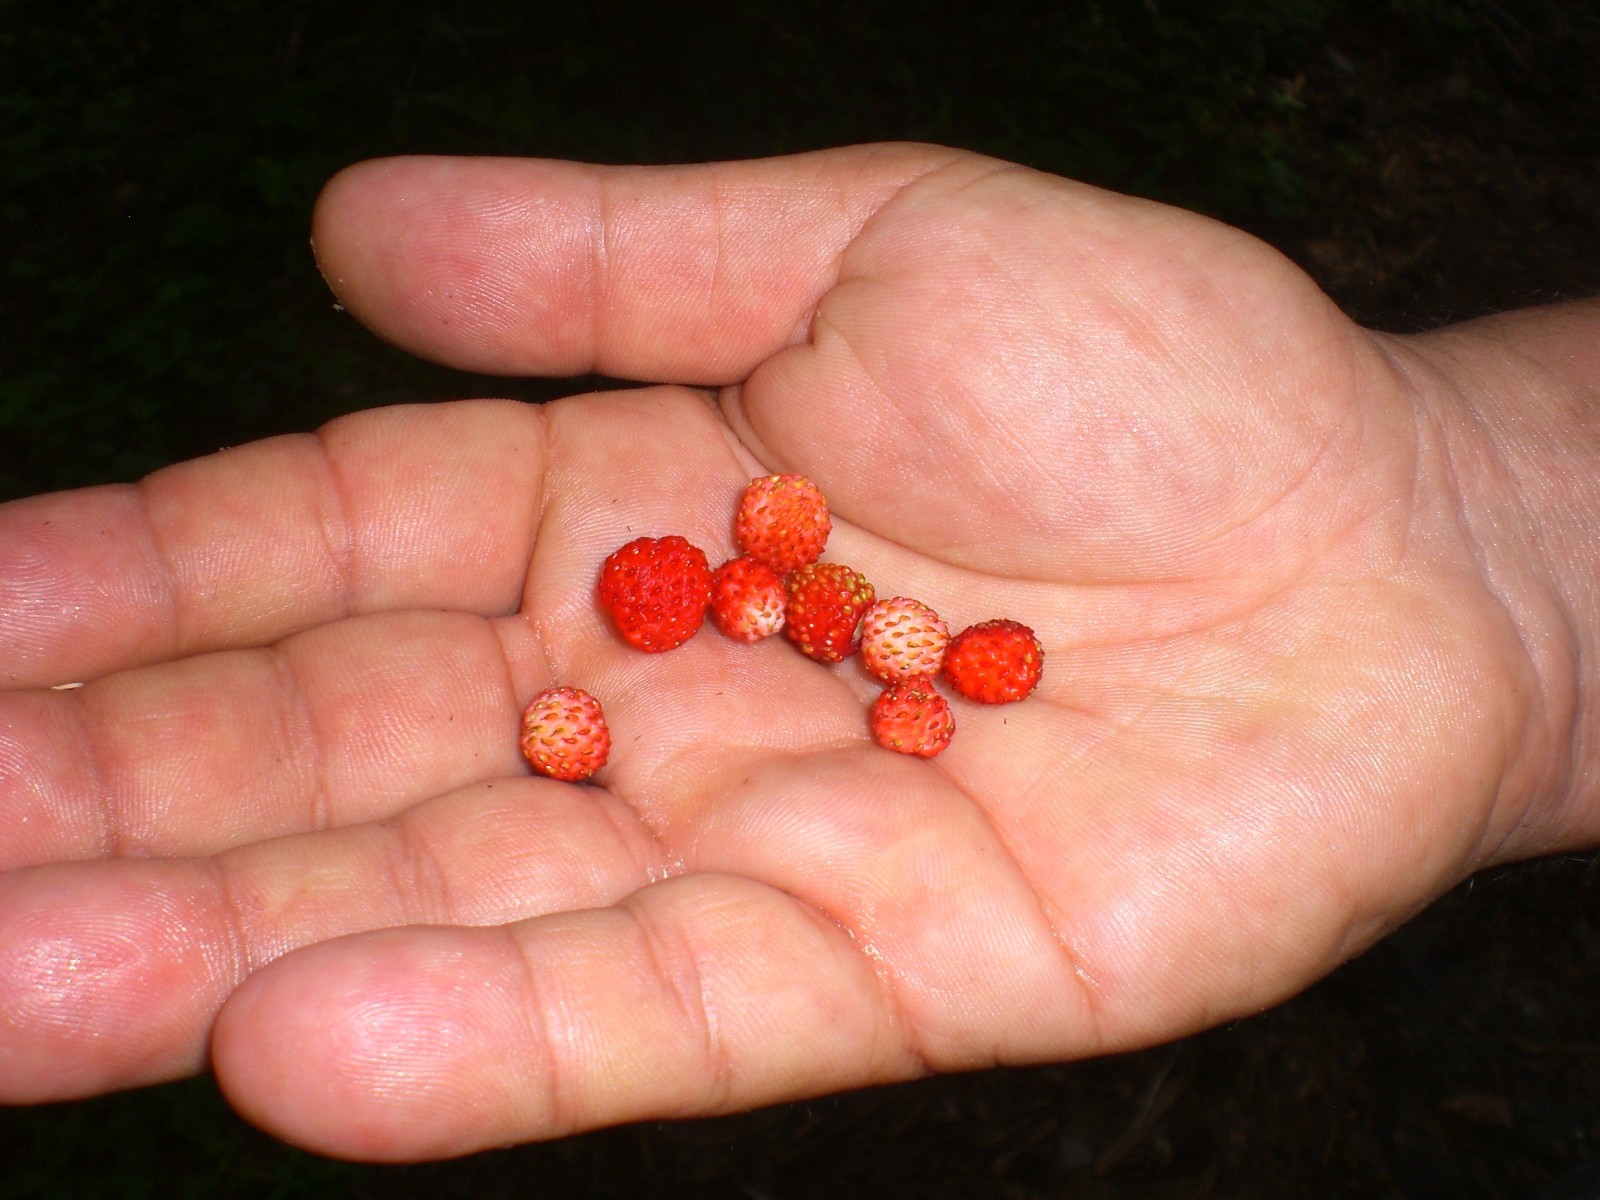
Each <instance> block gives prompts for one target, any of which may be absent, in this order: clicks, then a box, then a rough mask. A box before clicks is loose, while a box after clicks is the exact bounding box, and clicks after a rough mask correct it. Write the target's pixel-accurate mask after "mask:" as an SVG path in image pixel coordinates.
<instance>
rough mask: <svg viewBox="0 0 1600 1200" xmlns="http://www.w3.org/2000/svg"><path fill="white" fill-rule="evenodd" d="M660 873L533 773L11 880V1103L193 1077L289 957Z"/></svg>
mask: <svg viewBox="0 0 1600 1200" xmlns="http://www.w3.org/2000/svg"><path fill="white" fill-rule="evenodd" d="M665 869H666V868H665V865H664V864H663V862H662V861H661V858H660V853H659V849H658V847H656V845H655V843H654V842H653V841H652V840H651V839H650V837H649V836H648V834H646V833H645V832H644V831H643V829H642V827H641V826H640V825H639V823H638V822H637V821H636V820H634V819H633V817H632V815H631V814H630V813H629V812H628V811H627V809H626V808H625V807H624V806H623V805H621V804H620V803H618V802H617V801H615V800H613V799H611V798H610V797H608V796H607V795H606V794H605V793H604V792H601V791H599V790H597V789H594V788H588V787H583V788H579V787H574V786H571V785H565V784H557V783H554V782H551V781H549V780H541V779H531V778H526V777H523V778H508V779H500V780H496V781H494V782H490V783H483V784H478V785H475V786H473V787H471V788H466V789H463V790H462V791H460V792H456V793H452V794H450V795H447V796H441V797H439V798H438V799H435V800H432V801H429V802H427V803H425V804H421V805H418V806H416V807H414V808H412V809H409V810H407V811H406V812H405V813H402V814H400V815H397V816H395V817H394V818H392V819H388V820H384V821H375V822H371V823H367V824H362V825H357V826H351V827H347V828H344V829H340V830H336V831H330V832H324V833H314V834H303V835H299V836H294V837H284V838H278V839H275V840H272V841H264V842H257V843H253V844H250V845H247V846H242V847H240V848H239V849H237V850H233V851H230V852H228V853H225V854H221V855H218V856H216V857H215V858H187V859H120V860H116V861H110V862H92V863H71V864H55V865H51V866H46V867H38V868H32V869H25V870H18V871H11V872H7V873H4V874H0V1102H4V1103H13V1104H15V1103H40V1102H45V1101H51V1100H61V1099H67V1098H71V1097H76V1096H88V1095H94V1094H97V1093H99V1092H104V1091H110V1090H114V1089H117V1088H125V1087H134V1086H138V1085H141V1084H147V1083H153V1082H157V1081H159V1080H164V1079H172V1078H177V1077H179V1076H182V1075H186V1074H191V1073H193V1072H194V1071H196V1070H198V1069H200V1068H201V1066H202V1065H203V1064H204V1061H205V1050H206V1038H207V1035H208V1031H209V1030H210V1028H211V1023H212V1020H213V1018H214V1017H215V1015H216V1012H217V1010H218V1009H219V1008H220V1007H221V1005H222V1003H223V1002H224V1000H225V999H226V998H227V997H228V995H229V994H230V993H231V992H232V991H233V989H234V988H235V987H236V986H238V984H239V983H240V981H241V980H243V979H244V978H246V977H247V976H248V975H249V974H250V973H251V972H252V971H254V970H256V969H258V968H259V967H261V966H262V965H263V964H264V963H266V962H268V961H270V960H272V959H274V958H276V957H278V956H279V955H281V954H284V953H285V952H287V951H289V950H292V949H294V948H295V947H298V946H304V945H308V944H310V943H314V942H318V941H322V940H325V939H327V938H332V937H338V936H340V935H342V934H347V933H351V932H355V931H361V930H370V929H378V928H384V927H388V926H395V925H405V924H413V923H426V924H451V925H490V924H500V923H503V922H506V921H514V920H520V919H523V918H526V917H529V916H531V915H534V914H538V913H544V912H552V911H560V910H563V909H568V908H587V907H591V906H594V905H602V904H609V903H612V902H614V901H615V900H617V899H619V898H620V897H622V896H624V895H627V894H628V893H629V892H632V891H633V890H634V889H636V888H638V887H640V886H642V885H643V884H645V883H647V882H648V881H649V880H650V879H653V878H660V877H661V875H662V874H663V873H664V872H665Z"/></svg>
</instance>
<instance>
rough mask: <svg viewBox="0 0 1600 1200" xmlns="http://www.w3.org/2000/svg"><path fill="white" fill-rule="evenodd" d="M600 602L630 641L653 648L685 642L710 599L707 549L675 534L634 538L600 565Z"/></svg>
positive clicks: (698, 626) (696, 625) (659, 648)
mask: <svg viewBox="0 0 1600 1200" xmlns="http://www.w3.org/2000/svg"><path fill="white" fill-rule="evenodd" d="M600 603H601V604H602V605H603V606H604V607H605V610H606V611H607V612H608V613H610V614H611V619H612V620H613V621H615V622H616V625H617V631H618V632H619V633H621V634H622V637H623V640H624V641H626V642H627V643H628V644H629V645H630V646H633V647H635V648H636V649H639V650H648V651H651V652H653V653H654V652H659V651H662V650H671V649H674V648H675V647H678V646H681V645H683V643H685V642H687V641H688V640H689V639H690V638H692V637H693V636H694V635H695V632H696V631H697V630H698V629H699V628H700V625H701V623H702V622H704V621H705V618H706V609H707V607H708V606H709V605H710V604H711V567H710V565H709V564H708V563H707V562H706V556H705V551H703V550H701V549H700V548H699V547H698V546H692V545H690V544H689V543H688V542H687V541H685V540H684V539H683V538H681V537H678V536H676V535H673V536H671V537H664V538H650V537H642V538H635V539H634V540H633V541H631V542H629V543H628V544H627V545H626V546H623V547H622V548H621V549H619V550H617V551H615V552H614V553H612V554H611V555H610V556H609V557H608V558H607V559H606V561H605V565H604V566H603V567H602V568H601V569H600Z"/></svg>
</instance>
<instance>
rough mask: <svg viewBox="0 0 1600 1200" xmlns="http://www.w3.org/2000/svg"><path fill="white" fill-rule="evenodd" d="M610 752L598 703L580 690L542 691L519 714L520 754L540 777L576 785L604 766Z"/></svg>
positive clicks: (559, 688)
mask: <svg viewBox="0 0 1600 1200" xmlns="http://www.w3.org/2000/svg"><path fill="white" fill-rule="evenodd" d="M610 752H611V731H610V730H609V729H607V728H606V718H605V714H604V713H602V712H601V711H600V702H599V701H598V700H596V699H595V698H594V697H593V696H591V695H590V694H589V693H588V692H586V691H584V690H583V689H582V688H575V687H553V688H546V689H545V690H544V691H542V692H540V693H539V694H538V695H537V696H535V697H534V698H533V699H532V700H530V701H528V707H527V708H525V709H524V710H523V712H522V754H523V757H524V758H526V759H527V760H528V762H529V763H530V764H531V765H532V767H533V769H534V770H535V771H538V772H539V773H540V774H541V775H548V776H550V778H552V779H562V780H565V781H567V782H568V783H576V782H577V781H578V780H580V779H587V778H589V776H591V775H593V774H594V773H595V772H596V771H598V770H599V769H600V768H601V767H603V766H605V764H606V756H607V755H608V754H610Z"/></svg>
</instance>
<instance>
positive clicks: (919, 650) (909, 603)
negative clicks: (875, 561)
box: [861, 596, 950, 683]
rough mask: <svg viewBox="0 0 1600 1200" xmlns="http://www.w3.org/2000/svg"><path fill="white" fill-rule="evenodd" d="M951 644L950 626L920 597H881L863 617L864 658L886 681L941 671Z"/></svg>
mask: <svg viewBox="0 0 1600 1200" xmlns="http://www.w3.org/2000/svg"><path fill="white" fill-rule="evenodd" d="M949 644H950V629H949V627H948V626H947V625H946V624H945V623H944V622H943V621H942V620H940V618H939V614H938V613H936V612H934V611H933V609H931V608H929V607H928V606H927V605H926V604H924V603H922V601H920V600H912V599H909V598H907V597H905V596H894V597H892V598H891V599H888V600H879V601H878V602H877V603H876V604H874V605H873V606H872V607H871V608H869V609H867V612H866V616H864V617H863V618H862V620H861V658H862V661H863V662H865V663H866V665H867V670H869V671H871V672H872V673H873V674H874V675H876V676H877V677H878V678H879V679H882V680H883V681H884V682H885V683H894V682H896V681H898V680H901V679H910V678H912V677H914V676H917V675H934V674H937V673H938V670H939V668H940V666H941V665H942V664H943V663H944V650H945V647H946V646H947V645H949Z"/></svg>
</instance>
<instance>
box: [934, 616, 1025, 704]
mask: <svg viewBox="0 0 1600 1200" xmlns="http://www.w3.org/2000/svg"><path fill="white" fill-rule="evenodd" d="M1043 671H1044V647H1042V646H1040V645H1039V639H1038V638H1037V637H1035V636H1034V634H1033V630H1031V629H1029V628H1028V627H1027V626H1026V625H1024V624H1022V623H1021V622H1019V621H1008V620H997V621H983V622H980V623H979V624H977V625H973V626H971V627H970V628H967V629H963V630H962V631H961V632H960V633H958V634H956V635H955V637H953V638H951V639H950V645H949V646H948V647H947V648H946V650H945V654H944V677H945V679H946V680H948V681H949V683H950V686H951V687H953V688H955V690H956V691H957V692H959V693H961V695H963V696H965V697H966V698H967V699H968V700H976V701H978V702H979V703H980V704H1009V703H1011V702H1012V701H1013V700H1021V699H1022V698H1023V697H1024V696H1026V695H1027V694H1028V693H1029V692H1031V691H1033V689H1034V687H1035V685H1037V684H1038V682H1039V676H1040V674H1041V673H1042V672H1043Z"/></svg>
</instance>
